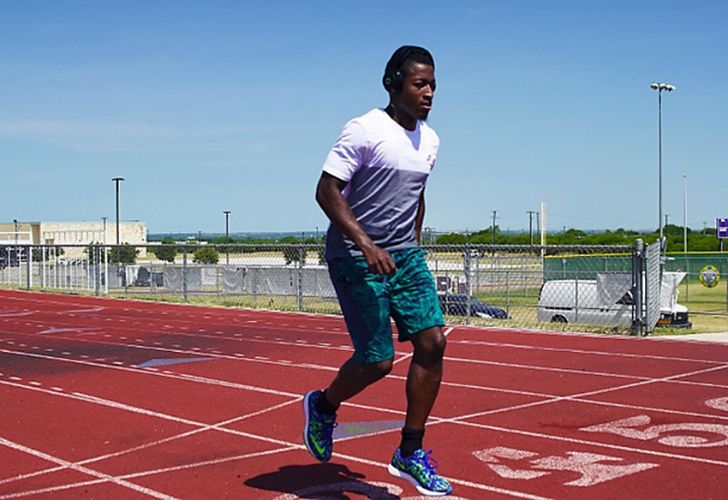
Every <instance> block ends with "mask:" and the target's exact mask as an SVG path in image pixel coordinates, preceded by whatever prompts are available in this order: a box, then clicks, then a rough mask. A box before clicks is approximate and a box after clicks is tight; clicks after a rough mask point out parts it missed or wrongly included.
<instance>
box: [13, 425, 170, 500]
mask: <svg viewBox="0 0 728 500" xmlns="http://www.w3.org/2000/svg"><path fill="white" fill-rule="evenodd" d="M0 445H3V446H6V447H8V448H11V449H13V450H16V451H20V452H22V453H25V454H27V455H32V456H34V457H37V458H41V459H43V460H47V461H49V462H53V463H56V464H59V465H64V466H66V467H68V468H70V469H73V470H75V471H77V472H81V473H82V474H87V475H89V476H93V477H97V478H99V479H103V480H105V481H110V482H112V483H114V484H117V485H119V486H122V487H124V488H128V489H130V490H134V491H136V492H138V493H143V494H145V495H149V496H151V497H154V498H163V499H167V500H172V499H174V498H175V497H173V496H170V495H166V494H164V493H161V492H159V491H156V490H153V489H151V488H147V487H145V486H140V485H138V484H134V483H131V482H129V481H126V480H124V479H119V478H117V477H114V476H110V475H108V474H104V473H102V472H99V471H96V470H93V469H89V468H88V467H83V466H81V465H74V464H73V463H71V462H69V461H67V460H63V459H62V458H58V457H55V456H53V455H49V454H47V453H44V452H42V451H39V450H35V449H33V448H29V447H27V446H24V445H22V444H20V443H16V442H14V441H10V440H9V439H5V438H3V437H0Z"/></svg>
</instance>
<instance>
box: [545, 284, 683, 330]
mask: <svg viewBox="0 0 728 500" xmlns="http://www.w3.org/2000/svg"><path fill="white" fill-rule="evenodd" d="M685 276H686V273H684V272H664V273H663V277H662V290H661V295H660V320H659V321H658V324H660V325H670V326H674V327H683V328H690V327H691V326H692V324H691V323H690V322H689V321H688V309H687V307H685V306H684V305H682V304H678V302H677V298H678V294H679V291H678V285H679V284H680V282H681V281H682V280H683V279H684V278H685ZM633 305H634V298H633V297H632V291H631V276H630V275H628V274H622V273H604V274H598V275H597V279H596V280H575V279H570V280H550V281H547V282H545V283H544V284H543V286H542V287H541V293H540V294H539V298H538V312H537V316H538V320H539V321H544V322H554V323H582V324H587V325H605V326H616V327H629V326H630V325H631V324H632V308H633Z"/></svg>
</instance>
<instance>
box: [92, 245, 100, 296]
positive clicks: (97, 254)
mask: <svg viewBox="0 0 728 500" xmlns="http://www.w3.org/2000/svg"><path fill="white" fill-rule="evenodd" d="M93 252H94V254H93V255H94V294H95V295H96V296H97V297H98V296H99V295H100V293H101V262H99V260H101V246H100V245H94V246H93Z"/></svg>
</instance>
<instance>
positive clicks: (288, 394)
mask: <svg viewBox="0 0 728 500" xmlns="http://www.w3.org/2000/svg"><path fill="white" fill-rule="evenodd" d="M0 353H5V354H12V355H17V356H26V357H31V358H39V359H47V360H53V361H58V362H62V363H73V364H79V365H84V366H94V367H98V368H107V369H110V370H121V371H127V372H132V373H136V374H139V375H154V376H159V377H166V378H172V379H176V380H186V381H193V382H200V383H204V384H208V385H215V386H220V387H229V388H232V389H244V390H248V391H254V392H262V393H265V394H274V395H276V396H285V397H289V398H290V397H297V396H299V394H296V393H292V392H286V391H279V390H275V389H268V388H265V387H257V386H253V385H247V384H240V383H238V382H229V381H227V380H219V379H213V378H208V377H201V376H196V375H188V374H177V373H174V372H168V373H161V372H159V371H157V370H156V369H154V368H142V369H137V368H131V367H127V366H115V365H109V364H101V363H94V362H93V361H79V360H75V359H68V358H59V357H55V356H46V355H43V354H35V353H30V352H22V351H8V350H6V349H0ZM231 359H240V358H231ZM251 362H252V360H251ZM256 362H257V363H270V364H279V365H282V363H274V362H270V361H256ZM286 366H290V365H286ZM301 366H302V367H307V366H308V365H301ZM310 366H316V368H319V369H329V367H319V366H317V365H310ZM331 370H338V369H337V368H331ZM150 372H151V373H150Z"/></svg>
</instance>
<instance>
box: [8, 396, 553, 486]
mask: <svg viewBox="0 0 728 500" xmlns="http://www.w3.org/2000/svg"><path fill="white" fill-rule="evenodd" d="M0 383H2V382H0ZM28 389H31V388H28ZM31 390H39V389H31ZM63 396H67V395H65V394H64V395H63ZM70 396H71V397H74V398H77V399H80V400H82V401H87V402H90V403H96V404H100V405H104V406H110V407H112V408H117V409H120V410H124V411H129V412H133V413H140V414H143V415H149V416H156V417H158V418H163V419H165V420H171V421H175V422H180V423H185V424H187V425H195V426H203V427H204V426H205V425H206V424H202V423H199V422H195V421H192V420H188V419H184V418H180V417H175V416H172V415H167V414H164V413H160V412H155V411H152V410H148V409H145V408H139V407H134V406H131V405H127V404H124V403H119V402H116V401H111V400H108V399H103V398H97V397H94V396H90V395H88V394H83V393H73V395H70ZM216 430H219V431H221V432H226V433H230V434H235V435H239V436H244V437H249V438H251V439H256V440H261V441H265V442H268V443H274V444H278V445H281V446H284V447H286V449H287V448H290V449H291V450H293V449H297V450H302V449H305V447H304V446H303V445H302V444H297V443H291V442H287V441H284V440H279V439H273V438H269V437H266V436H260V435H256V434H250V433H247V432H243V431H236V430H233V429H226V428H216ZM282 450H283V448H281V450H277V451H276V452H280V451H282ZM272 452H273V451H272ZM334 456H337V457H340V458H343V459H345V460H350V461H354V462H358V463H364V464H368V465H373V466H376V467H386V465H387V464H384V463H380V462H374V461H372V460H368V459H365V458H360V457H355V456H351V455H344V454H339V453H334ZM152 472H153V473H156V472H155V471H152ZM162 472H163V471H162ZM138 474H142V473H134V474H132V475H130V476H131V477H136V476H137V475H138ZM122 477H127V476H122ZM448 480H450V481H451V482H453V483H454V484H460V485H464V486H468V487H471V488H476V489H480V490H484V491H492V492H497V493H502V494H507V495H511V496H515V497H518V498H529V499H543V498H544V497H538V496H533V495H528V494H526V493H522V492H519V491H512V490H506V489H502V488H496V487H494V486H489V485H486V484H481V483H474V482H471V481H467V480H464V479H457V478H451V477H448Z"/></svg>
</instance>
